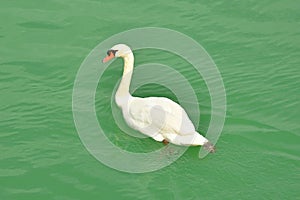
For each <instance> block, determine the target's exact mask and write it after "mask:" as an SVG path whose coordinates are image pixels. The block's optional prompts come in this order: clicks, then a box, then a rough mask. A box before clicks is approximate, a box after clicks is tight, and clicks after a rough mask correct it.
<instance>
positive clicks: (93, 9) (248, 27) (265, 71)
mask: <svg viewBox="0 0 300 200" xmlns="http://www.w3.org/2000/svg"><path fill="white" fill-rule="evenodd" d="M0 22H1V23H0V46H1V47H0V77H1V78H0V92H1V100H0V128H1V129H0V152H1V154H0V161H1V162H0V199H1V200H7V199H8V200H10V199H13V200H19V199H56V200H68V199H72V200H75V199H179V200H180V199H297V198H298V199H300V197H299V196H300V192H299V188H300V173H299V167H300V156H299V152H300V146H299V139H300V138H299V135H300V133H299V130H300V125H299V119H300V117H299V111H300V105H299V97H300V95H299V85H300V71H299V63H300V54H299V52H300V29H299V25H300V3H299V1H293V0H288V1H283V0H281V1H271V0H269V1H223V2H219V1H203V2H198V1H192V0H190V1H172V0H167V1H139V2H134V1H127V0H126V1H119V2H117V1H105V2H104V1H92V0H90V1H83V0H75V1H71V0H69V1H67V0H63V1H58V0H52V1H50V0H47V1H37V0H28V1H15V0H2V1H1V3H0ZM149 26H152V27H153V26H154V27H164V28H170V29H173V30H176V31H179V32H182V33H184V34H186V35H188V36H190V37H192V38H193V39H195V40H196V41H197V42H198V43H200V44H201V45H202V46H203V47H204V48H205V49H206V50H207V52H208V53H209V54H210V55H211V57H212V58H213V60H214V61H215V63H216V64H217V66H218V68H219V70H220V73H221V75H222V78H223V81H224V85H225V89H226V93H227V116H226V122H225V126H224V129H223V132H222V135H221V137H220V139H219V140H218V143H217V153H215V154H213V155H209V156H208V157H206V158H205V159H203V160H199V159H198V152H199V147H191V148H189V149H188V151H187V152H185V154H184V155H183V156H182V157H181V158H179V159H178V160H177V161H176V162H175V163H173V164H172V165H170V166H168V167H166V168H164V169H162V170H159V171H156V172H151V173H145V174H128V173H123V172H119V171H116V170H113V169H111V168H108V167H107V166H105V165H103V164H101V163H100V162H99V161H98V160H96V159H95V158H94V157H93V156H91V155H90V154H89V152H88V151H87V150H86V149H85V147H84V146H83V144H82V143H81V141H80V139H79V136H78V134H77V131H76V129H75V125H74V122H73V115H72V89H73V84H74V80H75V77H76V73H77V71H78V69H79V67H80V64H81V63H82V61H83V60H84V58H85V57H86V56H87V55H88V53H89V52H90V51H91V50H92V49H93V48H94V47H95V46H96V45H97V44H99V43H100V42H101V41H103V40H105V39H106V38H108V37H110V36H111V35H113V34H116V33H119V32H122V31H125V30H128V29H132V28H138V27H149ZM135 55H136V62H137V63H138V64H141V63H147V62H149V61H153V60H154V61H156V62H161V63H164V64H167V65H169V66H176V64H178V63H180V59H179V58H177V57H176V56H174V55H172V54H168V53H158V52H155V51H154V50H145V51H142V50H141V51H137V52H135ZM103 56H104V55H103ZM99 59H101V58H99ZM121 65H122V62H121V60H117V61H116V62H114V63H113V64H112V65H111V67H109V68H108V70H107V71H106V72H105V74H104V76H103V79H101V80H100V83H103V84H104V86H103V87H101V88H100V87H99V88H98V90H97V97H96V110H97V115H98V119H99V123H100V124H102V125H104V128H105V130H106V131H107V132H108V137H109V138H110V139H111V140H112V142H114V143H115V144H117V145H119V146H121V147H122V148H125V149H128V150H131V151H133V150H134V151H137V152H143V151H150V150H152V149H155V148H160V147H161V146H162V144H159V143H156V142H154V141H152V140H150V139H136V138H132V137H130V136H128V135H126V134H122V132H121V131H120V130H119V129H118V127H116V126H115V123H114V122H113V120H112V119H113V118H112V116H111V112H110V111H111V108H110V105H108V104H107V103H109V102H110V96H109V95H110V94H111V91H112V90H113V88H114V85H115V83H116V81H117V80H118V78H119V77H120V76H121V71H122V69H121V67H120V66H121ZM181 65H184V64H181ZM183 73H185V75H186V76H187V77H188V78H189V80H191V81H192V82H193V81H194V82H193V86H196V88H195V90H196V91H198V93H197V97H198V98H199V104H200V110H201V122H200V125H199V128H198V131H200V132H202V133H204V134H205V131H206V130H207V128H208V125H209V119H210V106H211V105H210V99H209V94H208V91H207V88H206V86H205V83H204V82H203V80H201V78H199V77H198V76H195V73H194V72H193V71H188V70H186V71H184V72H183ZM162 94H164V95H162ZM135 95H137V96H152V95H153V96H154V95H156V96H159V95H160V96H168V97H169V98H173V99H174V100H176V99H175V97H174V95H173V94H172V92H170V91H169V90H167V89H166V88H163V87H161V86H159V85H155V84H150V85H145V86H143V87H141V88H139V89H138V90H137V91H136V92H135Z"/></svg>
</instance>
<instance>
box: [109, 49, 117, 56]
mask: <svg viewBox="0 0 300 200" xmlns="http://www.w3.org/2000/svg"><path fill="white" fill-rule="evenodd" d="M117 51H118V50H113V49H110V50H108V51H107V55H108V56H110V54H111V53H113V54H114V56H115V55H116V52H117Z"/></svg>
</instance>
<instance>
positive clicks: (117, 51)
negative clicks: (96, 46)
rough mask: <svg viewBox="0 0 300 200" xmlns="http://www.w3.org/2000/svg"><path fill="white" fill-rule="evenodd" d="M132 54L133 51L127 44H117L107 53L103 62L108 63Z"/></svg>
mask: <svg viewBox="0 0 300 200" xmlns="http://www.w3.org/2000/svg"><path fill="white" fill-rule="evenodd" d="M129 54H132V51H131V49H130V48H129V46H127V45H126V44H117V45H115V46H113V47H112V48H111V49H109V50H108V51H107V56H106V57H105V58H104V59H103V60H102V62H104V63H105V62H107V61H109V60H111V59H113V58H115V57H122V58H124V57H126V56H127V55H129Z"/></svg>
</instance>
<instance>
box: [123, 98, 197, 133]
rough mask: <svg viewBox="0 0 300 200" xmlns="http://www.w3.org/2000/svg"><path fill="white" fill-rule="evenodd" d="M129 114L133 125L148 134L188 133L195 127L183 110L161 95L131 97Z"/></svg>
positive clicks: (192, 131)
mask: <svg viewBox="0 0 300 200" xmlns="http://www.w3.org/2000/svg"><path fill="white" fill-rule="evenodd" d="M129 114H130V117H131V119H132V120H133V121H134V124H135V127H136V128H137V129H138V130H140V131H141V132H144V133H145V134H147V135H149V134H151V133H152V132H153V133H154V132H159V133H161V134H163V133H173V134H179V135H189V134H193V133H194V132H195V127H194V125H193V123H192V122H191V120H190V119H189V117H188V115H187V114H186V112H185V110H184V109H183V108H182V107H181V106H180V105H178V104H177V103H175V102H173V101H171V100H170V99H167V98H163V97H148V98H133V100H132V102H131V103H130V106H129Z"/></svg>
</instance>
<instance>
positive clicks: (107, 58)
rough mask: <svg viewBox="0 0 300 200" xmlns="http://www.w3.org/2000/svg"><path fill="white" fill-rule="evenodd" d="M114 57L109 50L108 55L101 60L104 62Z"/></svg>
mask: <svg viewBox="0 0 300 200" xmlns="http://www.w3.org/2000/svg"><path fill="white" fill-rule="evenodd" d="M114 57H115V55H114V54H113V52H110V53H109V55H107V56H106V57H105V58H103V60H102V62H103V63H106V62H108V61H110V60H111V59H113V58H114Z"/></svg>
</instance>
